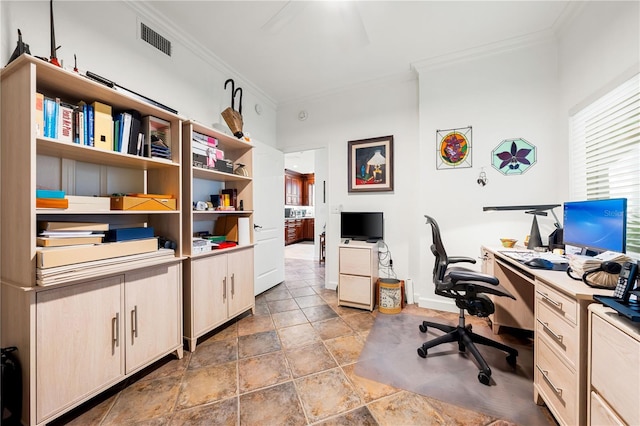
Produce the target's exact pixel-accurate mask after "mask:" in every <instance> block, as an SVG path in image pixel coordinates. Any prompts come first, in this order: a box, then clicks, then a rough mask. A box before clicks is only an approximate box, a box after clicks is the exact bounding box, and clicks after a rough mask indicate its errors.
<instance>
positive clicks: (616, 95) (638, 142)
mask: <svg viewBox="0 0 640 426" xmlns="http://www.w3.org/2000/svg"><path fill="white" fill-rule="evenodd" d="M569 139H570V141H569V144H570V155H569V159H570V161H569V165H570V166H569V185H570V188H569V193H570V197H571V199H572V200H594V199H600V198H621V197H624V198H627V254H628V255H630V256H632V257H635V258H640V74H636V75H635V76H633V77H632V78H631V79H630V80H628V81H626V82H625V83H623V84H621V85H620V86H618V87H616V88H615V89H613V90H612V91H610V92H609V93H607V94H606V95H604V96H602V97H601V98H599V99H598V100H596V101H595V102H593V103H592V104H590V105H589V106H587V107H585V108H584V109H582V110H580V111H578V112H577V113H576V114H574V115H573V116H571V117H570V119H569Z"/></svg>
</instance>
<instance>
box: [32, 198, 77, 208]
mask: <svg viewBox="0 0 640 426" xmlns="http://www.w3.org/2000/svg"><path fill="white" fill-rule="evenodd" d="M67 207H69V200H67V199H66V198H36V208H37V209H66V208H67Z"/></svg>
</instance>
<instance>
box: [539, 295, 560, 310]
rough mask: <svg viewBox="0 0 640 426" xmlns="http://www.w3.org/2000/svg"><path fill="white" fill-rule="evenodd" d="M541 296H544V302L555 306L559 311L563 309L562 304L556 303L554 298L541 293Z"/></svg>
mask: <svg viewBox="0 0 640 426" xmlns="http://www.w3.org/2000/svg"><path fill="white" fill-rule="evenodd" d="M540 296H542V298H543V299H544V300H546V301H547V302H549V303H551V304H552V305H553V306H555V307H556V308H558V309H562V302H556V301H555V300H553V299H552V298H550V297H549V295H548V294H547V293H540Z"/></svg>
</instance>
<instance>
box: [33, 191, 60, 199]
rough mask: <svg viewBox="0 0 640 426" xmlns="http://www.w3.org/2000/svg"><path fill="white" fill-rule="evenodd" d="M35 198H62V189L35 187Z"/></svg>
mask: <svg viewBox="0 0 640 426" xmlns="http://www.w3.org/2000/svg"><path fill="white" fill-rule="evenodd" d="M36 198H64V191H58V190H55V189H36Z"/></svg>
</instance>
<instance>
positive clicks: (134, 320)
mask: <svg viewBox="0 0 640 426" xmlns="http://www.w3.org/2000/svg"><path fill="white" fill-rule="evenodd" d="M131 333H132V334H133V337H138V305H135V306H134V307H133V309H132V310H131Z"/></svg>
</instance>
